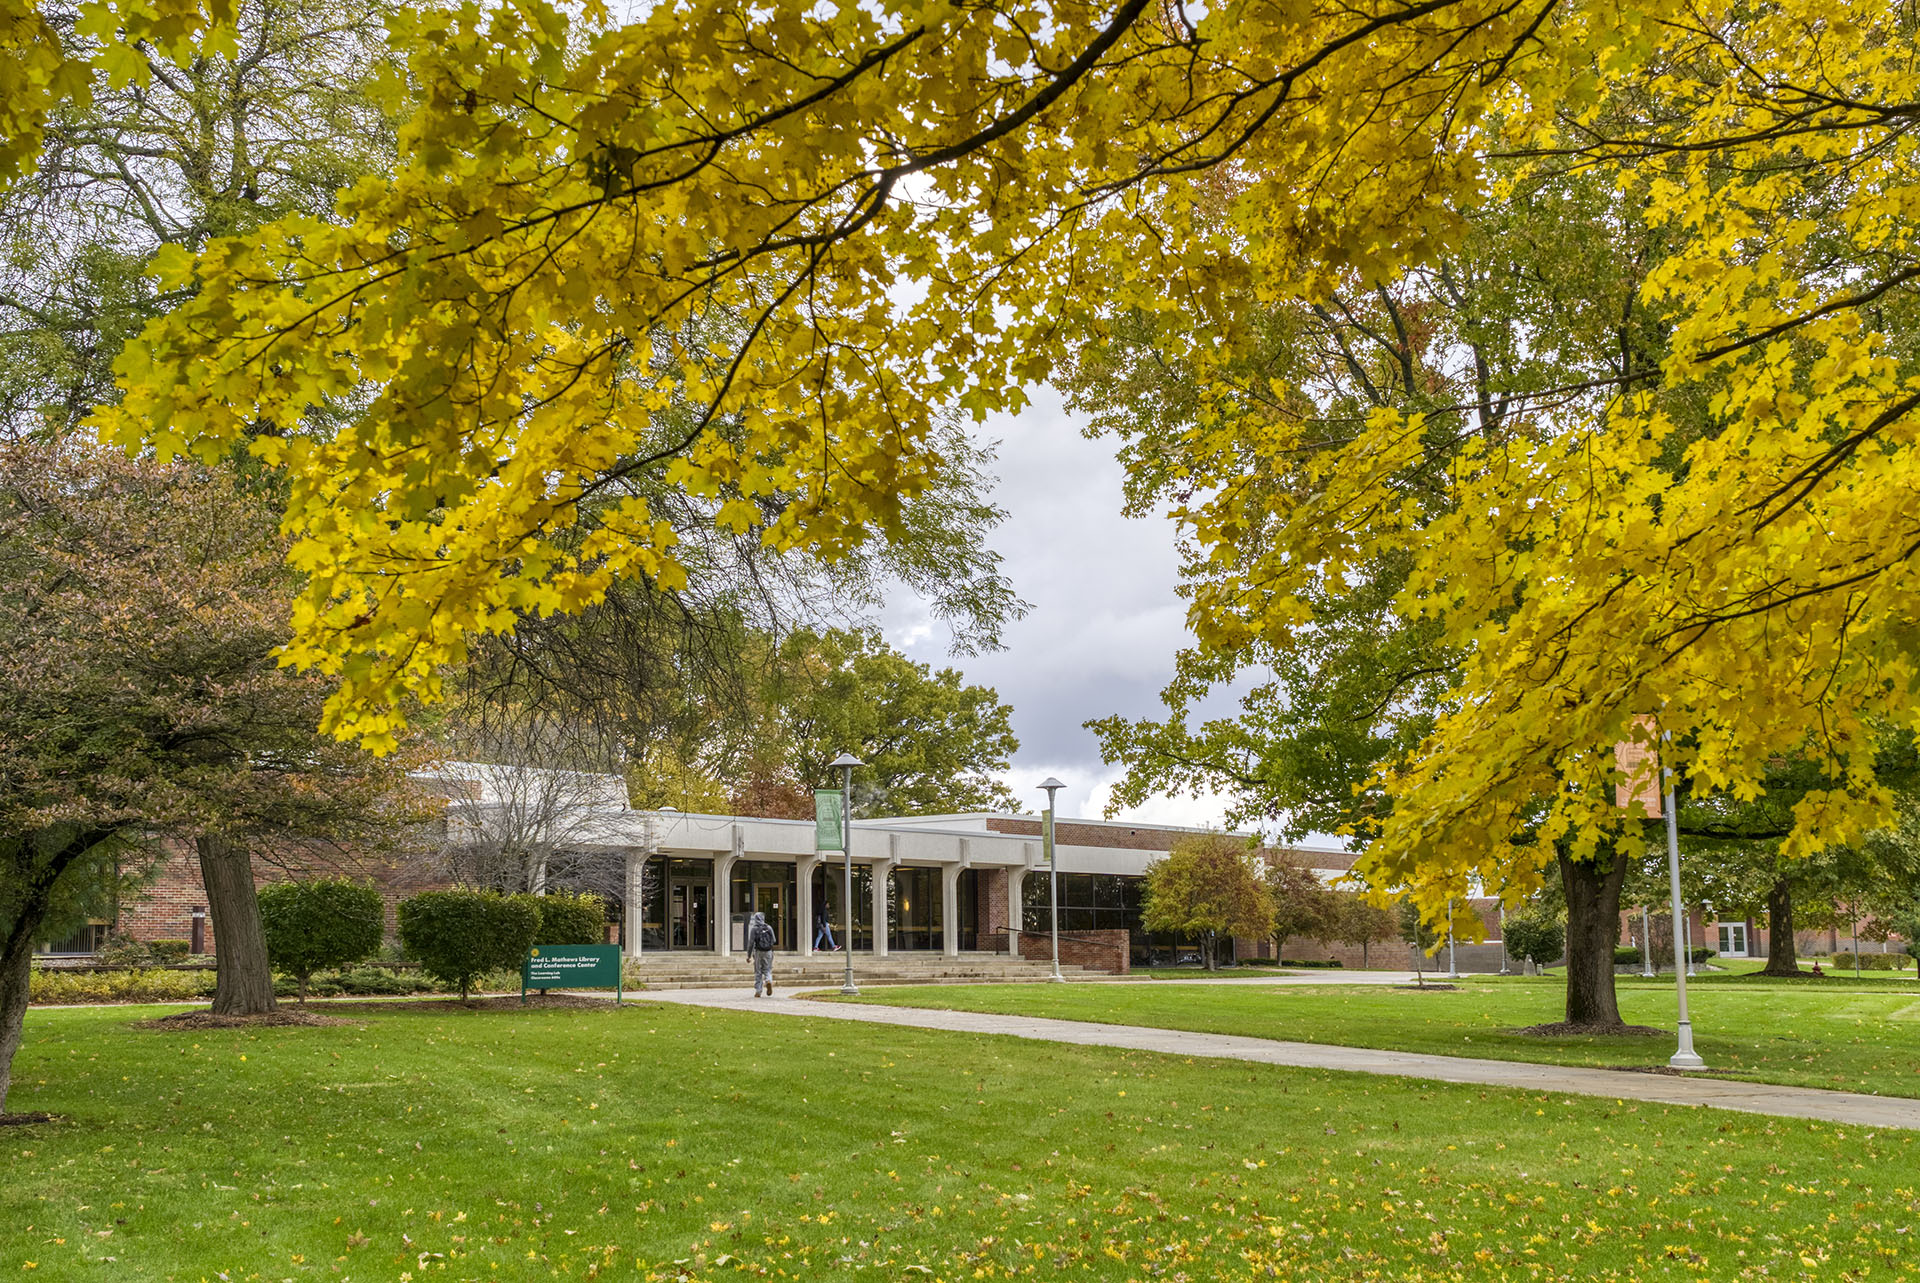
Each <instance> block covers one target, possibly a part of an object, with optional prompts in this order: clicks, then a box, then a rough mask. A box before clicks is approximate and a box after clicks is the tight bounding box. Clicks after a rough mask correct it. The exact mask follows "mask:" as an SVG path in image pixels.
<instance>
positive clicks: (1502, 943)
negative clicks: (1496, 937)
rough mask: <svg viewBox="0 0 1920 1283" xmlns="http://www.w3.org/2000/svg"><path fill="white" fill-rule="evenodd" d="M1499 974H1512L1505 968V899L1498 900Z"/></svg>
mask: <svg viewBox="0 0 1920 1283" xmlns="http://www.w3.org/2000/svg"><path fill="white" fill-rule="evenodd" d="M1500 974H1501V975H1503V976H1510V975H1512V974H1513V972H1511V971H1509V970H1508V969H1507V902H1506V901H1505V900H1502V901H1501V902H1500Z"/></svg>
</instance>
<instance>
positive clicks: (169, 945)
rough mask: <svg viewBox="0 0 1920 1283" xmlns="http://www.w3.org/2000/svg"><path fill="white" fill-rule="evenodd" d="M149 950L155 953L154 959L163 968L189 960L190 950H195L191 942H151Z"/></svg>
mask: <svg viewBox="0 0 1920 1283" xmlns="http://www.w3.org/2000/svg"><path fill="white" fill-rule="evenodd" d="M147 948H149V949H151V950H152V951H153V958H154V961H155V962H158V963H159V964H160V965H161V966H163V967H170V966H172V965H173V964H174V963H176V962H185V961H186V960H187V952H188V950H190V949H192V948H193V942H192V941H191V940H149V941H147Z"/></svg>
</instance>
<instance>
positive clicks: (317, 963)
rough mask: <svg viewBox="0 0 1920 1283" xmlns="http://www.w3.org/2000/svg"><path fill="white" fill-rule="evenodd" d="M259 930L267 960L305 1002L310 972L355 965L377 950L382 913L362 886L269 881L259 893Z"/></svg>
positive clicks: (374, 896) (327, 881) (341, 882)
mask: <svg viewBox="0 0 1920 1283" xmlns="http://www.w3.org/2000/svg"><path fill="white" fill-rule="evenodd" d="M260 925H261V926H262V927H263V928H264V929H265V931H266V936H267V959H268V961H270V962H271V963H272V964H273V965H274V967H275V968H276V969H278V970H280V971H284V972H286V973H287V974H288V975H290V976H292V977H293V978H294V980H295V981H296V983H297V984H298V986H299V994H300V1000H301V1001H302V1002H305V1001H306V997H307V981H308V979H310V978H311V977H312V975H313V973H314V972H316V971H319V970H322V969H323V968H338V967H345V966H348V965H350V964H352V963H355V962H359V961H361V960H362V959H364V958H367V957H370V956H372V954H373V952H374V951H375V950H376V949H378V948H379V947H380V936H381V934H382V933H383V931H384V929H385V926H386V908H385V906H383V905H382V904H381V902H380V893H379V892H378V891H376V890H374V888H373V887H372V886H371V885H369V884H367V883H357V882H350V881H348V880H347V879H345V878H316V879H314V880H313V881H310V882H275V883H272V884H270V885H268V886H264V887H261V888H260Z"/></svg>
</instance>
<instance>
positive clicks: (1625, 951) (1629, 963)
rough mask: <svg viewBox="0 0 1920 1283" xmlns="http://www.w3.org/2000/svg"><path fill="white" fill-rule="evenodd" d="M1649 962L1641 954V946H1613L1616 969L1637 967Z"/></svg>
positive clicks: (1644, 955) (1645, 956)
mask: <svg viewBox="0 0 1920 1283" xmlns="http://www.w3.org/2000/svg"><path fill="white" fill-rule="evenodd" d="M1646 960H1647V955H1646V954H1644V953H1641V952H1640V946H1639V945H1637V944H1635V945H1623V944H1617V945H1615V946H1613V965H1614V966H1616V967H1637V966H1639V965H1640V964H1641V963H1643V962H1645V961H1646Z"/></svg>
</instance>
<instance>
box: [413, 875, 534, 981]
mask: <svg viewBox="0 0 1920 1283" xmlns="http://www.w3.org/2000/svg"><path fill="white" fill-rule="evenodd" d="M533 899H534V897H532V896H525V895H511V896H508V895H501V894H500V893H499V892H497V891H468V890H460V889H456V890H452V891H425V892H422V893H421V894H419V895H416V896H414V897H413V898H412V899H410V900H402V901H401V902H400V943H401V944H403V945H405V946H406V950H407V955H408V956H409V957H411V958H415V959H418V960H419V963H420V968H421V970H423V971H425V972H426V973H427V974H428V975H430V976H433V977H434V978H435V979H438V980H444V981H446V982H447V983H448V984H454V985H458V986H459V987H460V997H461V998H462V999H463V1000H464V999H465V998H466V996H467V992H468V990H469V989H471V988H472V985H473V978H474V977H475V976H478V975H481V974H482V973H484V972H488V971H505V970H510V969H514V968H518V967H519V966H520V963H521V961H522V960H523V959H524V958H525V957H526V953H527V950H528V949H530V948H531V947H532V946H533V938H534V935H535V934H536V933H537V932H538V931H539V929H540V910H539V908H538V907H537V906H536V905H535V904H534V903H533V902H532V901H533Z"/></svg>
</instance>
